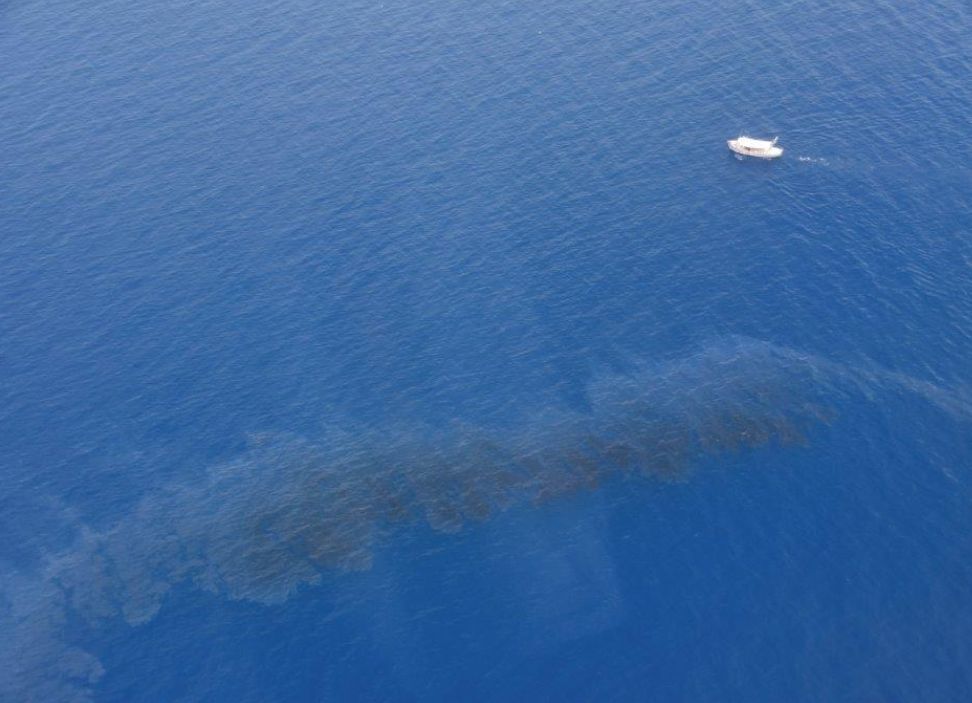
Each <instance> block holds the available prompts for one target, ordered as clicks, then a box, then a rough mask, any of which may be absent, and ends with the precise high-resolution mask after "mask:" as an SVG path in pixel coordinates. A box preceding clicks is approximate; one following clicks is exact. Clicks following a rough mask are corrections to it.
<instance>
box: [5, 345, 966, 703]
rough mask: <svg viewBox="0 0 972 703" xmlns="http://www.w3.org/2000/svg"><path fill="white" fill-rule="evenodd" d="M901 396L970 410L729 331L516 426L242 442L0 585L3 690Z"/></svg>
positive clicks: (65, 694) (63, 674)
mask: <svg viewBox="0 0 972 703" xmlns="http://www.w3.org/2000/svg"><path fill="white" fill-rule="evenodd" d="M902 391H903V392H906V393H908V394H911V395H913V396H916V397H919V398H922V399H924V400H925V401H927V402H929V403H932V404H933V405H934V406H935V407H936V408H938V409H939V410H941V411H942V412H944V413H947V414H948V415H949V416H950V417H953V418H957V419H959V420H961V421H969V420H970V419H972V404H970V402H969V399H968V397H967V396H963V395H961V394H959V393H956V392H955V391H950V390H945V389H942V388H939V387H938V386H935V385H933V384H929V383H926V382H923V381H920V380H917V379H913V378H911V377H908V376H905V375H901V374H896V373H893V372H889V371H886V370H882V369H880V368H877V367H875V368H861V367H853V368H851V367H847V366H844V365H841V364H839V363H835V362H831V361H828V360H825V359H822V358H820V357H817V356H814V355H809V354H803V353H801V352H798V351H796V350H793V349H788V348H784V347H779V346H775V345H772V344H768V343H765V342H761V341H758V340H753V339H747V338H738V337H731V338H724V339H720V340H716V341H715V342H713V343H712V344H709V345H707V346H706V347H705V348H703V349H701V350H700V351H699V352H698V353H696V354H693V355H691V356H689V357H686V358H684V359H680V360H676V361H668V362H663V363H654V364H643V365H642V366H641V367H640V369H639V370H638V371H637V372H636V373H632V374H628V375H623V376H618V375H612V376H605V377H602V378H599V379H597V380H596V381H595V382H593V383H592V384H591V385H590V387H589V389H588V401H589V408H590V409H589V410H588V411H586V412H577V411H572V410H569V409H566V408H545V409H538V410H537V411H535V412H533V413H531V414H529V415H527V416H525V420H524V421H523V422H522V423H521V424H520V425H518V427H519V429H516V430H505V431H500V430H498V429H492V428H484V427H475V426H466V425H457V426H454V427H449V428H428V427H410V428H389V427H382V428H344V429H343V430H334V431H331V432H329V433H327V434H326V435H325V436H322V437H319V438H316V439H314V440H311V439H307V438H301V437H296V436H290V435H283V436H281V435H270V436H261V437H254V438H253V441H252V443H251V447H250V448H249V449H248V450H247V451H246V452H245V453H244V454H243V455H242V456H240V457H238V458H237V459H236V460H234V461H230V462H227V463H223V464H220V465H217V466H213V467H212V468H211V469H210V470H209V471H208V472H206V474H205V476H204V477H203V478H201V479H199V480H196V481H190V482H186V483H181V484H175V485H171V486H169V487H167V488H166V489H165V490H161V491H158V492H157V493H154V494H152V495H150V496H148V497H146V498H145V499H144V500H142V501H141V503H140V504H139V505H138V507H137V508H136V509H135V510H134V511H133V512H132V513H131V514H129V515H127V516H126V517H124V518H123V519H122V520H120V521H119V522H118V523H117V524H116V525H115V526H114V527H113V528H111V529H108V530H102V531H94V530H91V529H88V528H87V527H85V526H83V525H80V526H78V529H77V535H78V536H77V539H76V542H75V544H74V546H73V547H72V548H71V549H69V550H67V551H65V552H62V553H58V554H49V555H47V556H46V558H45V559H43V560H42V566H41V567H40V568H37V569H34V570H33V571H29V572H27V571H11V572H7V573H5V574H2V575H0V632H2V634H0V656H2V658H3V661H4V662H5V664H4V666H3V667H2V671H0V698H2V699H3V700H51V701H53V700H57V701H88V700H91V699H92V698H93V696H94V691H95V690H96V688H97V683H98V681H99V679H100V678H101V677H102V675H103V673H104V671H103V668H102V665H101V663H100V662H99V661H98V660H97V658H96V657H95V656H93V655H92V654H90V653H89V652H88V651H86V649H85V647H84V646H83V645H82V644H81V642H80V640H79V639H77V638H78V635H77V634H76V633H77V632H79V631H85V632H89V633H93V634H91V635H89V637H93V638H95V639H97V637H98V633H99V632H103V631H106V630H108V629H109V628H114V627H117V626H119V625H124V626H128V627H137V626H139V625H141V624H144V623H146V622H148V621H150V620H151V619H153V618H154V617H155V616H156V614H157V613H158V611H159V609H160V608H161V607H162V606H163V602H164V600H165V598H166V597H167V595H168V594H169V593H170V592H171V591H172V589H173V588H175V587H177V586H190V587H194V588H197V589H200V590H202V591H205V592H208V593H211V594H214V595H216V596H219V597H224V598H227V599H234V600H248V601H253V602H257V603H262V604H265V605H272V604H276V603H281V602H283V601H285V600H287V599H288V598H289V597H290V596H291V594H293V593H294V592H295V591H296V590H297V589H298V588H300V587H311V586H313V585H315V584H318V583H320V582H321V581H322V579H330V578H335V577H336V576H337V575H339V574H340V573H342V572H353V571H361V570H367V569H369V568H371V565H372V559H373V554H374V552H375V550H376V549H377V548H379V547H381V546H383V545H384V546H387V545H390V544H392V543H393V540H392V537H393V536H394V535H395V534H397V533H400V532H402V531H405V530H416V529H429V528H431V530H434V531H438V532H441V533H453V532H456V531H458V530H461V529H463V528H464V527H466V526H467V525H472V524H476V523H480V522H482V521H485V520H489V519H493V518H497V517H498V516H500V515H501V514H503V513H504V512H506V511H509V510H511V509H514V508H519V509H533V508H540V507H541V506H543V505H544V504H546V503H549V502H551V501H557V500H562V499H564V498H565V497H567V496H572V495H575V494H577V493H579V492H584V491H595V490H597V489H598V488H599V487H600V486H603V485H605V484H606V483H609V482H612V481H617V480H619V479H621V478H635V477H638V478H640V479H641V480H648V481H650V480H671V479H673V478H681V477H684V476H685V475H686V474H687V472H688V471H689V470H690V469H691V468H692V467H693V466H697V465H698V464H699V463H700V462H701V461H702V460H704V459H706V458H707V457H718V456H719V455H721V454H724V453H726V452H740V451H744V450H752V449H755V448H758V447H766V446H772V447H777V448H783V447H791V446H803V445H806V444H808V443H809V442H810V440H811V439H812V438H813V437H814V436H815V434H816V433H817V432H818V428H820V427H823V426H825V425H827V424H829V423H831V422H832V421H833V420H834V419H835V417H836V410H837V407H838V406H839V404H840V402H841V399H846V398H849V397H854V398H864V399H867V400H870V401H872V402H881V397H882V394H887V393H889V392H902ZM497 524H499V525H501V524H502V522H501V521H499V520H498V521H497ZM423 526H424V527H423Z"/></svg>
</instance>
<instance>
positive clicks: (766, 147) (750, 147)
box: [728, 137, 783, 159]
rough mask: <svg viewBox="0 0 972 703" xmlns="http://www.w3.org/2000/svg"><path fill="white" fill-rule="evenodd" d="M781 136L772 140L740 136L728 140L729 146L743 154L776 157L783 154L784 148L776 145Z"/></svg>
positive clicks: (757, 156) (766, 157)
mask: <svg viewBox="0 0 972 703" xmlns="http://www.w3.org/2000/svg"><path fill="white" fill-rule="evenodd" d="M778 139H779V137H776V138H774V139H773V140H772V141H766V140H765V139H753V138H752V137H738V138H736V139H730V140H729V141H728V144H729V148H730V149H732V150H733V151H734V152H736V153H737V154H742V155H743V156H755V157H756V158H757V159H776V158H779V157H780V156H783V149H782V148H781V147H778V146H776V142H777V140H778Z"/></svg>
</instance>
